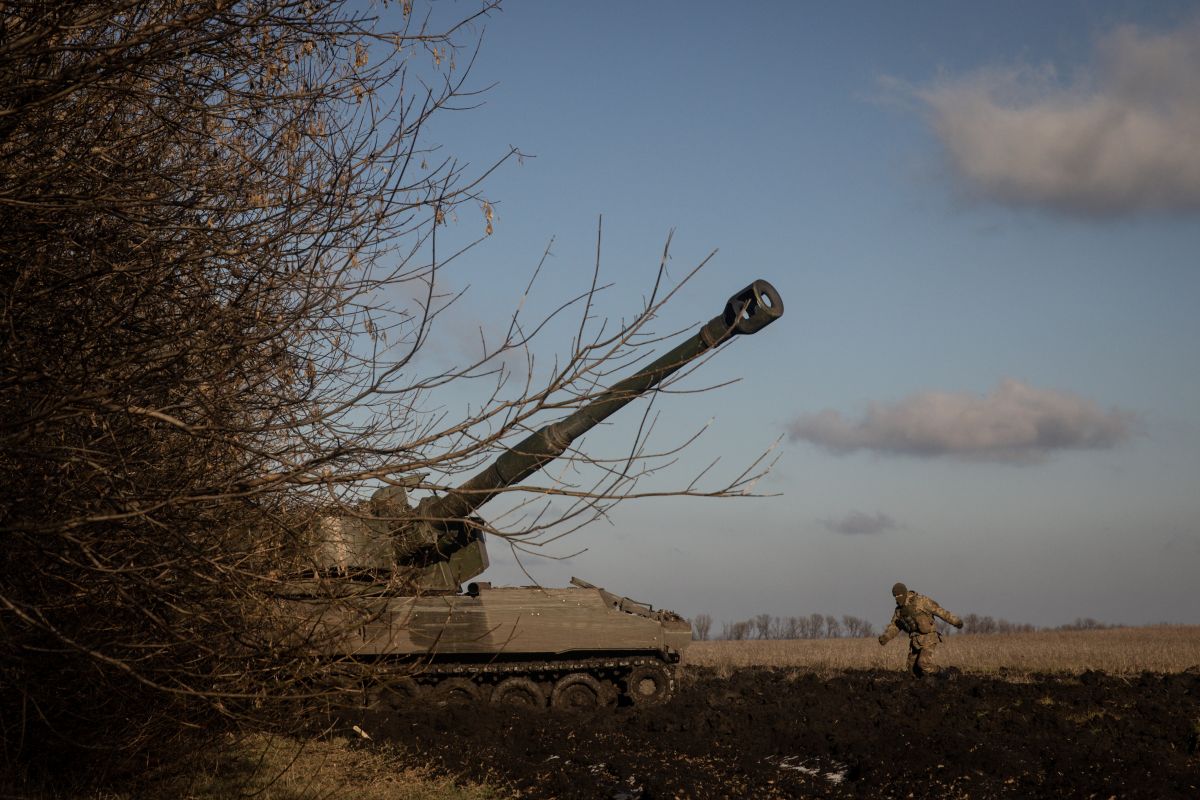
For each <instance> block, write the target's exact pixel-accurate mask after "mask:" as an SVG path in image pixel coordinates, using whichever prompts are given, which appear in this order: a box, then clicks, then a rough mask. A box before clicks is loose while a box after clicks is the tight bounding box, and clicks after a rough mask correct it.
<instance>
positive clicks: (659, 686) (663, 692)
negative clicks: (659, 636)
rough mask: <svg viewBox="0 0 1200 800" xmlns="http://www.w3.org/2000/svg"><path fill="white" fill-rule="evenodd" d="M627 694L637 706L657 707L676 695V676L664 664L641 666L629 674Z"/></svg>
mask: <svg viewBox="0 0 1200 800" xmlns="http://www.w3.org/2000/svg"><path fill="white" fill-rule="evenodd" d="M625 685H626V692H625V693H626V694H627V695H629V699H630V700H631V701H632V702H633V704H634V705H637V706H657V705H661V704H662V703H665V702H667V701H668V700H670V699H671V695H673V694H675V674H674V672H672V671H671V670H669V669H667V668H666V667H665V666H663V665H662V664H641V665H639V666H636V667H634V668H633V669H632V670H630V672H629V677H628V678H627V679H626V681H625Z"/></svg>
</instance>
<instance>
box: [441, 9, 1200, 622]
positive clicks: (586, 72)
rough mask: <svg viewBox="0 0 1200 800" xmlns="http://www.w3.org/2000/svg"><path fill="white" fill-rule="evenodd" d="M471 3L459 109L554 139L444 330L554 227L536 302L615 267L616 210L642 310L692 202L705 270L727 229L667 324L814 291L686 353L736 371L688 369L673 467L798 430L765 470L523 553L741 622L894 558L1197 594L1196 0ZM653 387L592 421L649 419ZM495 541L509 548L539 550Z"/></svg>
mask: <svg viewBox="0 0 1200 800" xmlns="http://www.w3.org/2000/svg"><path fill="white" fill-rule="evenodd" d="M460 7H461V8H467V7H468V6H467V5H466V4H463V5H462V6H460ZM472 32H473V33H475V34H478V35H482V48H481V51H480V53H479V56H478V58H477V61H476V63H475V65H474V68H473V73H472V77H471V82H472V83H473V84H475V85H476V86H477V87H478V88H483V87H485V86H489V85H490V86H491V88H490V89H488V91H487V92H486V93H485V94H484V95H483V96H482V97H481V104H480V105H479V106H478V107H476V108H473V109H470V110H464V111H462V112H458V113H455V114H451V115H449V116H447V117H443V118H442V119H441V120H440V121H439V122H438V123H437V124H435V125H434V126H433V128H432V130H431V131H430V132H429V133H428V135H430V136H432V137H435V138H436V140H437V141H438V142H440V143H441V144H442V145H443V146H444V149H445V152H446V153H448V154H452V155H454V156H456V157H458V158H460V159H462V160H464V161H465V162H470V163H471V164H472V165H473V166H474V167H479V166H480V165H486V164H488V163H490V162H491V161H492V160H494V159H496V158H498V157H499V156H502V155H503V153H504V152H505V150H506V149H507V148H508V146H510V145H511V146H515V147H518V148H519V149H520V150H521V152H522V153H524V154H526V156H527V157H525V158H523V159H520V161H519V162H518V161H510V162H508V163H506V164H504V165H503V166H502V167H501V168H500V169H499V170H498V171H496V172H495V173H493V174H492V175H491V176H490V177H489V179H488V181H487V183H486V184H485V194H486V195H487V197H488V198H489V199H490V200H491V201H492V202H493V204H494V215H495V216H494V225H493V232H492V234H491V235H490V236H488V237H487V238H486V240H485V241H484V242H483V243H482V244H481V245H480V246H479V247H477V248H476V249H474V250H472V251H471V252H469V253H468V254H467V255H466V256H464V257H463V259H462V260H461V261H460V262H459V263H456V264H455V265H454V270H455V271H453V272H451V277H450V280H451V282H452V283H454V287H455V288H464V289H466V290H467V294H466V296H465V297H464V299H463V301H462V302H461V304H459V305H458V306H457V307H456V309H455V312H454V314H456V315H458V316H457V317H451V320H452V324H451V326H450V329H449V330H447V329H446V328H443V329H442V331H441V332H440V335H439V333H438V332H435V336H437V337H438V341H439V342H441V343H443V345H444V346H450V345H449V344H446V343H452V342H454V341H455V340H456V337H458V338H461V336H460V334H461V332H462V331H463V330H473V329H474V328H476V327H480V326H482V327H485V328H487V327H489V326H494V325H496V324H498V323H500V322H502V321H503V316H502V314H500V312H499V309H505V308H509V307H511V305H512V304H513V303H515V302H517V301H519V300H520V298H521V292H522V290H523V289H524V287H525V284H526V281H527V280H528V279H529V276H530V274H531V273H532V270H533V268H534V267H535V266H536V265H537V263H538V261H539V258H540V257H541V255H542V253H543V252H544V251H545V250H546V248H547V247H548V246H549V247H550V249H551V253H552V255H551V256H550V258H549V259H548V260H547V266H546V267H545V268H544V269H543V272H542V273H541V276H540V279H539V282H538V289H537V292H536V295H535V296H534V297H532V298H530V302H532V303H540V304H541V308H543V309H544V310H546V311H549V310H552V308H553V307H554V303H555V300H556V299H557V300H561V299H563V298H566V297H569V296H571V295H573V294H575V293H577V292H578V291H580V290H583V289H586V288H587V286H588V285H589V283H590V281H591V275H592V268H593V266H594V264H595V262H596V248H597V235H598V225H599V224H600V223H599V221H600V219H601V218H602V219H603V233H602V237H601V256H600V264H601V275H602V279H603V281H604V282H605V283H611V287H610V288H608V289H606V290H605V292H604V293H603V295H602V297H601V302H600V304H599V307H598V313H601V314H605V315H608V316H609V317H610V318H611V319H613V320H619V319H620V318H622V317H626V318H627V317H629V316H631V315H633V314H634V313H636V312H637V310H638V309H639V308H640V307H641V304H642V303H643V302H644V299H645V298H646V297H647V295H648V294H649V292H650V290H651V289H652V287H653V282H654V278H655V274H656V270H657V269H658V266H659V262H660V259H661V256H662V252H663V247H664V244H665V242H666V241H667V238H668V235H671V237H672V238H671V250H670V259H669V261H668V277H669V279H670V280H671V281H673V282H675V281H679V280H680V279H682V278H683V277H684V276H685V275H687V273H688V272H689V271H690V270H691V269H692V267H694V266H696V265H697V264H699V263H701V262H703V261H704V260H705V259H706V258H707V257H708V256H710V254H711V255H712V257H711V259H710V260H709V261H708V262H707V263H706V264H705V266H704V268H703V269H702V270H701V271H700V272H699V273H698V274H697V275H696V276H695V277H694V278H693V279H692V280H690V281H689V282H688V283H687V284H686V285H685V286H684V288H683V289H682V290H681V291H680V292H679V294H678V296H677V297H675V298H674V299H673V300H672V302H671V304H670V305H669V307H668V309H666V310H665V311H664V313H663V315H662V318H661V320H659V321H656V327H655V330H659V331H661V332H663V333H667V332H670V331H674V330H680V329H684V328H688V329H689V330H694V329H695V326H697V325H698V324H699V323H701V322H703V321H705V320H707V319H709V318H710V317H712V316H714V315H715V314H717V313H719V312H720V310H721V308H722V307H723V305H724V302H725V300H726V298H728V297H729V296H730V295H731V294H732V293H733V292H734V291H736V290H738V289H740V288H742V287H743V286H745V285H747V284H748V283H749V282H750V281H751V280H754V279H757V278H765V279H767V280H769V281H770V282H771V283H772V284H773V285H774V286H775V287H776V288H777V290H778V291H779V293H780V295H781V296H782V298H783V300H784V303H785V306H786V313H785V315H784V317H783V318H782V319H781V320H779V321H778V322H776V323H775V324H774V325H772V326H771V327H769V328H767V329H765V330H763V331H761V332H760V333H758V334H757V335H755V336H754V337H743V338H742V339H741V340H737V341H734V342H731V343H730V344H729V345H727V346H726V347H724V348H722V350H721V351H720V352H718V353H716V354H715V355H714V356H713V357H712V358H711V359H710V360H709V361H708V362H706V363H705V364H703V365H702V366H701V368H700V369H697V370H696V371H695V372H694V374H692V375H690V376H689V377H688V378H687V380H686V382H685V383H683V384H681V387H683V388H691V389H700V388H704V387H709V386H717V387H718V388H715V389H712V390H711V391H709V392H695V393H686V394H670V395H666V396H663V397H660V398H657V399H656V400H655V407H656V408H657V410H658V411H659V412H660V414H661V417H660V421H659V423H658V425H659V430H658V434H659V435H661V437H662V440H663V441H665V442H672V441H677V440H679V439H681V438H685V437H686V436H688V435H689V434H690V433H692V432H695V431H697V430H701V429H703V431H704V433H703V435H702V436H701V438H700V439H699V441H697V443H696V444H695V445H693V446H692V447H691V448H689V449H688V450H687V451H685V454H684V456H683V457H682V458H681V459H680V461H679V463H678V464H676V465H675V466H674V467H672V468H671V470H669V471H668V474H667V475H664V476H659V477H661V478H662V479H663V480H667V479H668V478H669V479H671V480H674V481H675V483H676V485H678V484H681V483H686V482H687V481H688V480H689V479H690V478H691V477H692V475H694V474H695V473H696V472H699V471H700V470H702V469H703V468H704V467H705V466H707V465H708V464H709V462H710V461H711V460H713V459H714V458H718V457H719V458H720V463H719V464H718V467H717V469H716V471H715V472H714V473H713V475H714V476H716V477H717V478H719V477H720V476H722V475H723V476H726V477H730V476H734V475H736V474H738V473H739V472H740V471H741V469H743V468H744V467H745V466H746V465H748V464H749V463H751V462H753V461H754V459H755V458H757V457H758V456H759V455H760V454H761V453H762V452H764V451H767V450H770V449H771V448H774V449H773V450H771V456H770V457H771V458H775V457H777V458H778V460H777V461H776V462H775V466H774V468H773V469H772V471H771V472H770V474H769V475H768V476H767V477H765V478H764V479H763V480H761V481H760V482H759V483H758V484H757V485H756V486H755V487H754V489H755V492H756V493H758V494H762V495H766V496H764V497H757V498H736V499H705V498H699V499H695V498H690V499H683V498H663V499H648V500H641V501H637V502H631V503H627V504H624V505H621V506H619V507H618V508H617V509H615V510H614V511H613V513H612V514H611V515H610V517H609V518H608V519H607V520H602V521H599V522H597V523H595V524H593V525H591V526H589V527H586V528H584V529H583V530H581V531H578V532H576V533H574V534H572V535H571V536H569V537H567V538H566V539H564V540H561V541H559V542H556V543H554V544H553V545H548V546H546V547H545V548H543V549H544V550H545V552H546V555H547V556H550V557H549V558H532V557H524V559H523V561H524V569H526V570H528V571H529V573H530V574H531V575H532V576H533V577H534V578H535V579H536V580H537V581H539V582H540V583H542V584H544V585H550V586H558V585H565V584H566V582H567V580H568V578H569V577H570V576H572V575H577V576H579V577H582V578H584V579H587V580H589V581H591V582H593V583H596V584H599V585H602V586H605V587H606V588H608V589H609V590H611V591H614V592H617V593H620V594H624V595H627V596H630V597H633V598H635V599H637V600H640V601H643V602H648V603H651V604H653V605H654V606H655V607H666V608H671V609H673V610H675V611H678V612H679V613H682V614H684V615H685V616H694V615H696V614H701V613H706V614H709V615H711V616H712V617H713V619H714V620H715V621H716V625H715V626H714V627H715V629H716V630H719V629H720V625H721V623H723V622H732V621H736V620H741V619H745V618H748V617H750V616H753V615H756V614H760V613H769V614H772V615H777V616H784V617H786V616H793V615H807V614H809V613H812V612H820V613H825V614H835V615H839V616H840V615H843V614H853V615H855V616H860V617H864V618H867V619H870V620H872V621H874V622H875V623H876V626H877V627H879V626H882V625H883V624H885V623H886V622H887V619H888V617H889V616H890V613H891V608H892V601H891V596H890V587H891V585H892V584H893V583H894V582H896V581H902V582H904V583H906V584H907V585H908V586H909V587H910V588H913V589H916V590H917V591H920V592H922V593H924V594H928V595H930V596H932V597H934V598H935V599H936V600H938V602H940V603H941V604H942V605H944V606H945V607H947V608H949V609H950V610H951V611H954V612H956V613H959V614H968V613H978V614H990V615H993V616H995V617H997V618H1005V619H1008V620H1010V621H1013V622H1028V623H1033V624H1036V625H1047V626H1049V625H1058V624H1063V623H1068V622H1071V621H1072V620H1074V619H1075V618H1077V617H1092V618H1095V619H1099V620H1102V621H1105V622H1110V623H1118V622H1120V623H1127V624H1147V623H1157V622H1164V621H1165V622H1180V623H1193V624H1194V623H1200V599H1198V596H1197V592H1196V590H1195V588H1194V587H1195V586H1196V585H1197V578H1196V576H1197V575H1200V313H1198V312H1197V306H1198V305H1200V3H1175V2H1159V3H1154V4H1144V3H1135V2H1058V3H1052V4H1047V3H1040V2H1006V3H996V4H991V5H984V4H974V3H972V4H964V3H950V2H926V3H920V4H896V3H823V4H818V3H782V2H781V3H755V4H731V3H715V2H714V3H709V2H687V3H683V2H674V3H672V2H661V3H645V2H608V3H590V4H582V3H557V2H525V3H518V2H511V3H508V4H506V5H505V6H504V8H503V10H502V11H501V12H500V13H497V14H493V15H491V16H490V17H488V18H487V19H486V20H485V21H483V22H482V23H481V24H479V25H477V26H475V28H473V31H472ZM469 213H470V209H469V207H468V208H464V209H463V210H460V213H459V215H458V216H457V217H456V219H455V220H454V221H453V223H452V226H451V227H453V226H459V227H460V228H461V229H463V230H471V231H477V230H478V229H479V228H482V226H483V224H484V223H483V217H482V213H481V214H480V218H479V219H477V220H476V219H472V218H471V217H470V216H469ZM551 242H552V244H551ZM714 251H715V252H714ZM660 323H661V324H660ZM689 326H690V327H689ZM456 328H457V330H456ZM570 332H571V331H570V329H569V328H567V329H565V330H564V335H563V338H561V339H558V340H556V339H555V338H554V336H553V335H551V336H550V337H549V338H543V339H541V340H539V341H538V343H537V344H536V347H535V352H536V354H537V357H538V358H539V359H544V360H545V361H549V360H550V359H553V358H554V357H555V356H561V355H562V354H563V353H564V352H565V351H566V349H568V346H569V340H567V338H566V337H568V336H569V335H570ZM730 381H736V382H735V383H732V384H730V385H722V384H726V383H728V382H730ZM627 411H629V412H630V413H629V414H628V417H629V419H630V420H632V423H630V421H629V420H623V421H617V422H616V423H614V424H613V425H611V426H606V427H605V428H604V429H603V430H601V431H599V432H598V433H595V432H594V433H593V434H592V435H591V436H589V443H594V444H595V445H596V446H598V447H601V448H603V447H605V446H607V447H609V448H610V449H611V448H613V447H615V448H616V449H617V450H619V448H620V445H621V443H623V442H627V437H628V436H629V435H631V432H632V428H631V427H630V425H631V424H636V423H637V422H638V421H639V420H640V414H638V413H637V412H636V411H632V410H629V409H627ZM623 437H624V438H623ZM668 482H669V481H668ZM490 551H491V555H492V560H493V566H492V568H491V569H490V570H489V571H488V572H487V573H486V574H485V575H483V576H482V578H483V579H487V580H491V581H492V582H493V583H494V584H497V585H513V584H518V585H519V584H527V583H529V578H528V577H526V575H525V574H524V573H523V570H522V569H521V567H519V566H518V565H517V564H516V562H515V559H514V557H513V555H512V553H511V552H509V551H508V548H506V547H505V546H504V545H503V542H499V541H493V542H492V543H491V545H490ZM578 551H582V552H578Z"/></svg>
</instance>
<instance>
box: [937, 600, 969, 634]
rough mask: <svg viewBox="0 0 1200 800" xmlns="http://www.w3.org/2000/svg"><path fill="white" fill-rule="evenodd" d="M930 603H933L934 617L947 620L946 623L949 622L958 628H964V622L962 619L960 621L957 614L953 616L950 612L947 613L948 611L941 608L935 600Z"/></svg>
mask: <svg viewBox="0 0 1200 800" xmlns="http://www.w3.org/2000/svg"><path fill="white" fill-rule="evenodd" d="M929 602H930V603H933V615H934V616H935V617H941V618H942V619H944V620H946V622H949V623H950V624H951V625H953V626H954V627H956V628H961V627H962V626H963V621H962V620H961V619H959V617H958V615H957V614H951V613H950V612H949V611H947V610H946V609H944V608H942V607H941V606H939V605H938V604H937V603H936V602H934V601H933V600H930V601H929Z"/></svg>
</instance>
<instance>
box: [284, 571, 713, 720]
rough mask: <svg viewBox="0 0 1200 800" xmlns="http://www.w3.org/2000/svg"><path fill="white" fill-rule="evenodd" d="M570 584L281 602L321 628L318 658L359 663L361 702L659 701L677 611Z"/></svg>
mask: <svg viewBox="0 0 1200 800" xmlns="http://www.w3.org/2000/svg"><path fill="white" fill-rule="evenodd" d="M573 582H574V583H575V584H576V585H575V586H573V587H571V588H544V587H505V588H492V587H490V586H488V585H487V584H482V585H479V584H472V586H471V587H470V590H469V591H468V592H467V593H465V594H447V595H425V596H419V597H412V596H396V595H392V594H390V593H389V592H388V591H387V589H386V587H384V586H379V587H368V586H363V587H361V588H360V590H359V591H358V592H356V593H355V594H354V595H353V597H351V598H344V600H345V602H339V603H334V604H331V603H330V602H329V600H328V598H318V597H316V596H313V597H311V598H304V597H295V596H293V597H292V598H289V599H288V600H287V604H288V606H289V607H290V609H291V612H292V613H291V614H290V616H292V617H293V618H294V619H298V620H300V624H299V625H298V626H297V630H302V631H317V632H325V634H327V635H326V636H325V637H323V642H322V645H321V649H322V650H323V651H324V652H325V653H326V655H327V656H328V657H330V658H331V659H333V660H336V661H338V662H340V663H343V664H346V665H355V664H359V665H362V666H363V667H364V670H363V675H365V676H370V677H369V679H367V680H366V681H365V682H364V684H363V687H362V688H363V689H364V692H365V698H366V702H367V703H368V705H372V706H374V707H376V708H377V709H378V708H379V707H380V706H381V704H382V705H383V706H388V705H391V706H402V705H406V704H410V703H413V702H420V703H431V702H432V703H439V702H452V701H455V700H470V701H484V702H486V701H494V702H512V701H513V700H512V697H511V696H510V695H511V694H512V693H511V692H510V691H509V689H511V688H512V687H513V686H514V685H516V686H517V688H518V689H522V691H521V692H518V693H517V695H518V699H519V701H520V702H522V703H523V704H528V705H553V706H558V707H571V706H576V707H578V706H584V707H591V706H605V705H611V704H614V703H616V702H630V703H637V704H652V703H659V702H663V701H665V700H666V699H667V698H669V697H670V696H671V694H672V693H673V692H674V689H675V665H676V664H677V663H678V662H679V660H680V658H681V657H682V653H683V651H684V649H685V648H686V647H687V646H688V644H689V643H690V642H691V625H690V624H689V623H688V622H687V620H685V619H683V618H682V617H680V616H678V615H677V614H674V613H672V612H670V611H665V610H654V609H651V608H650V607H649V606H646V605H643V604H640V603H637V602H635V601H633V600H630V599H629V598H626V597H621V596H619V595H615V594H612V593H610V592H607V591H605V590H604V589H602V588H599V587H596V586H592V585H590V584H587V583H586V582H584V581H573ZM381 666H383V667H385V669H380V667H381ZM350 674H351V675H353V670H351V673H350ZM518 684H519V685H518ZM496 692H498V693H499V694H498V695H497V696H496V697H495V698H493V694H494V693H496Z"/></svg>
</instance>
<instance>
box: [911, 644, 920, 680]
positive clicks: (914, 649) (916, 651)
mask: <svg viewBox="0 0 1200 800" xmlns="http://www.w3.org/2000/svg"><path fill="white" fill-rule="evenodd" d="M920 655H921V648H920V647H919V646H918V645H917V640H916V639H915V638H911V639H909V640H908V671H909V672H910V673H911V674H913V675H915V676H917V677H918V678H919V677H921V673H920V672H919V671H918V669H917V658H919V657H920Z"/></svg>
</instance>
